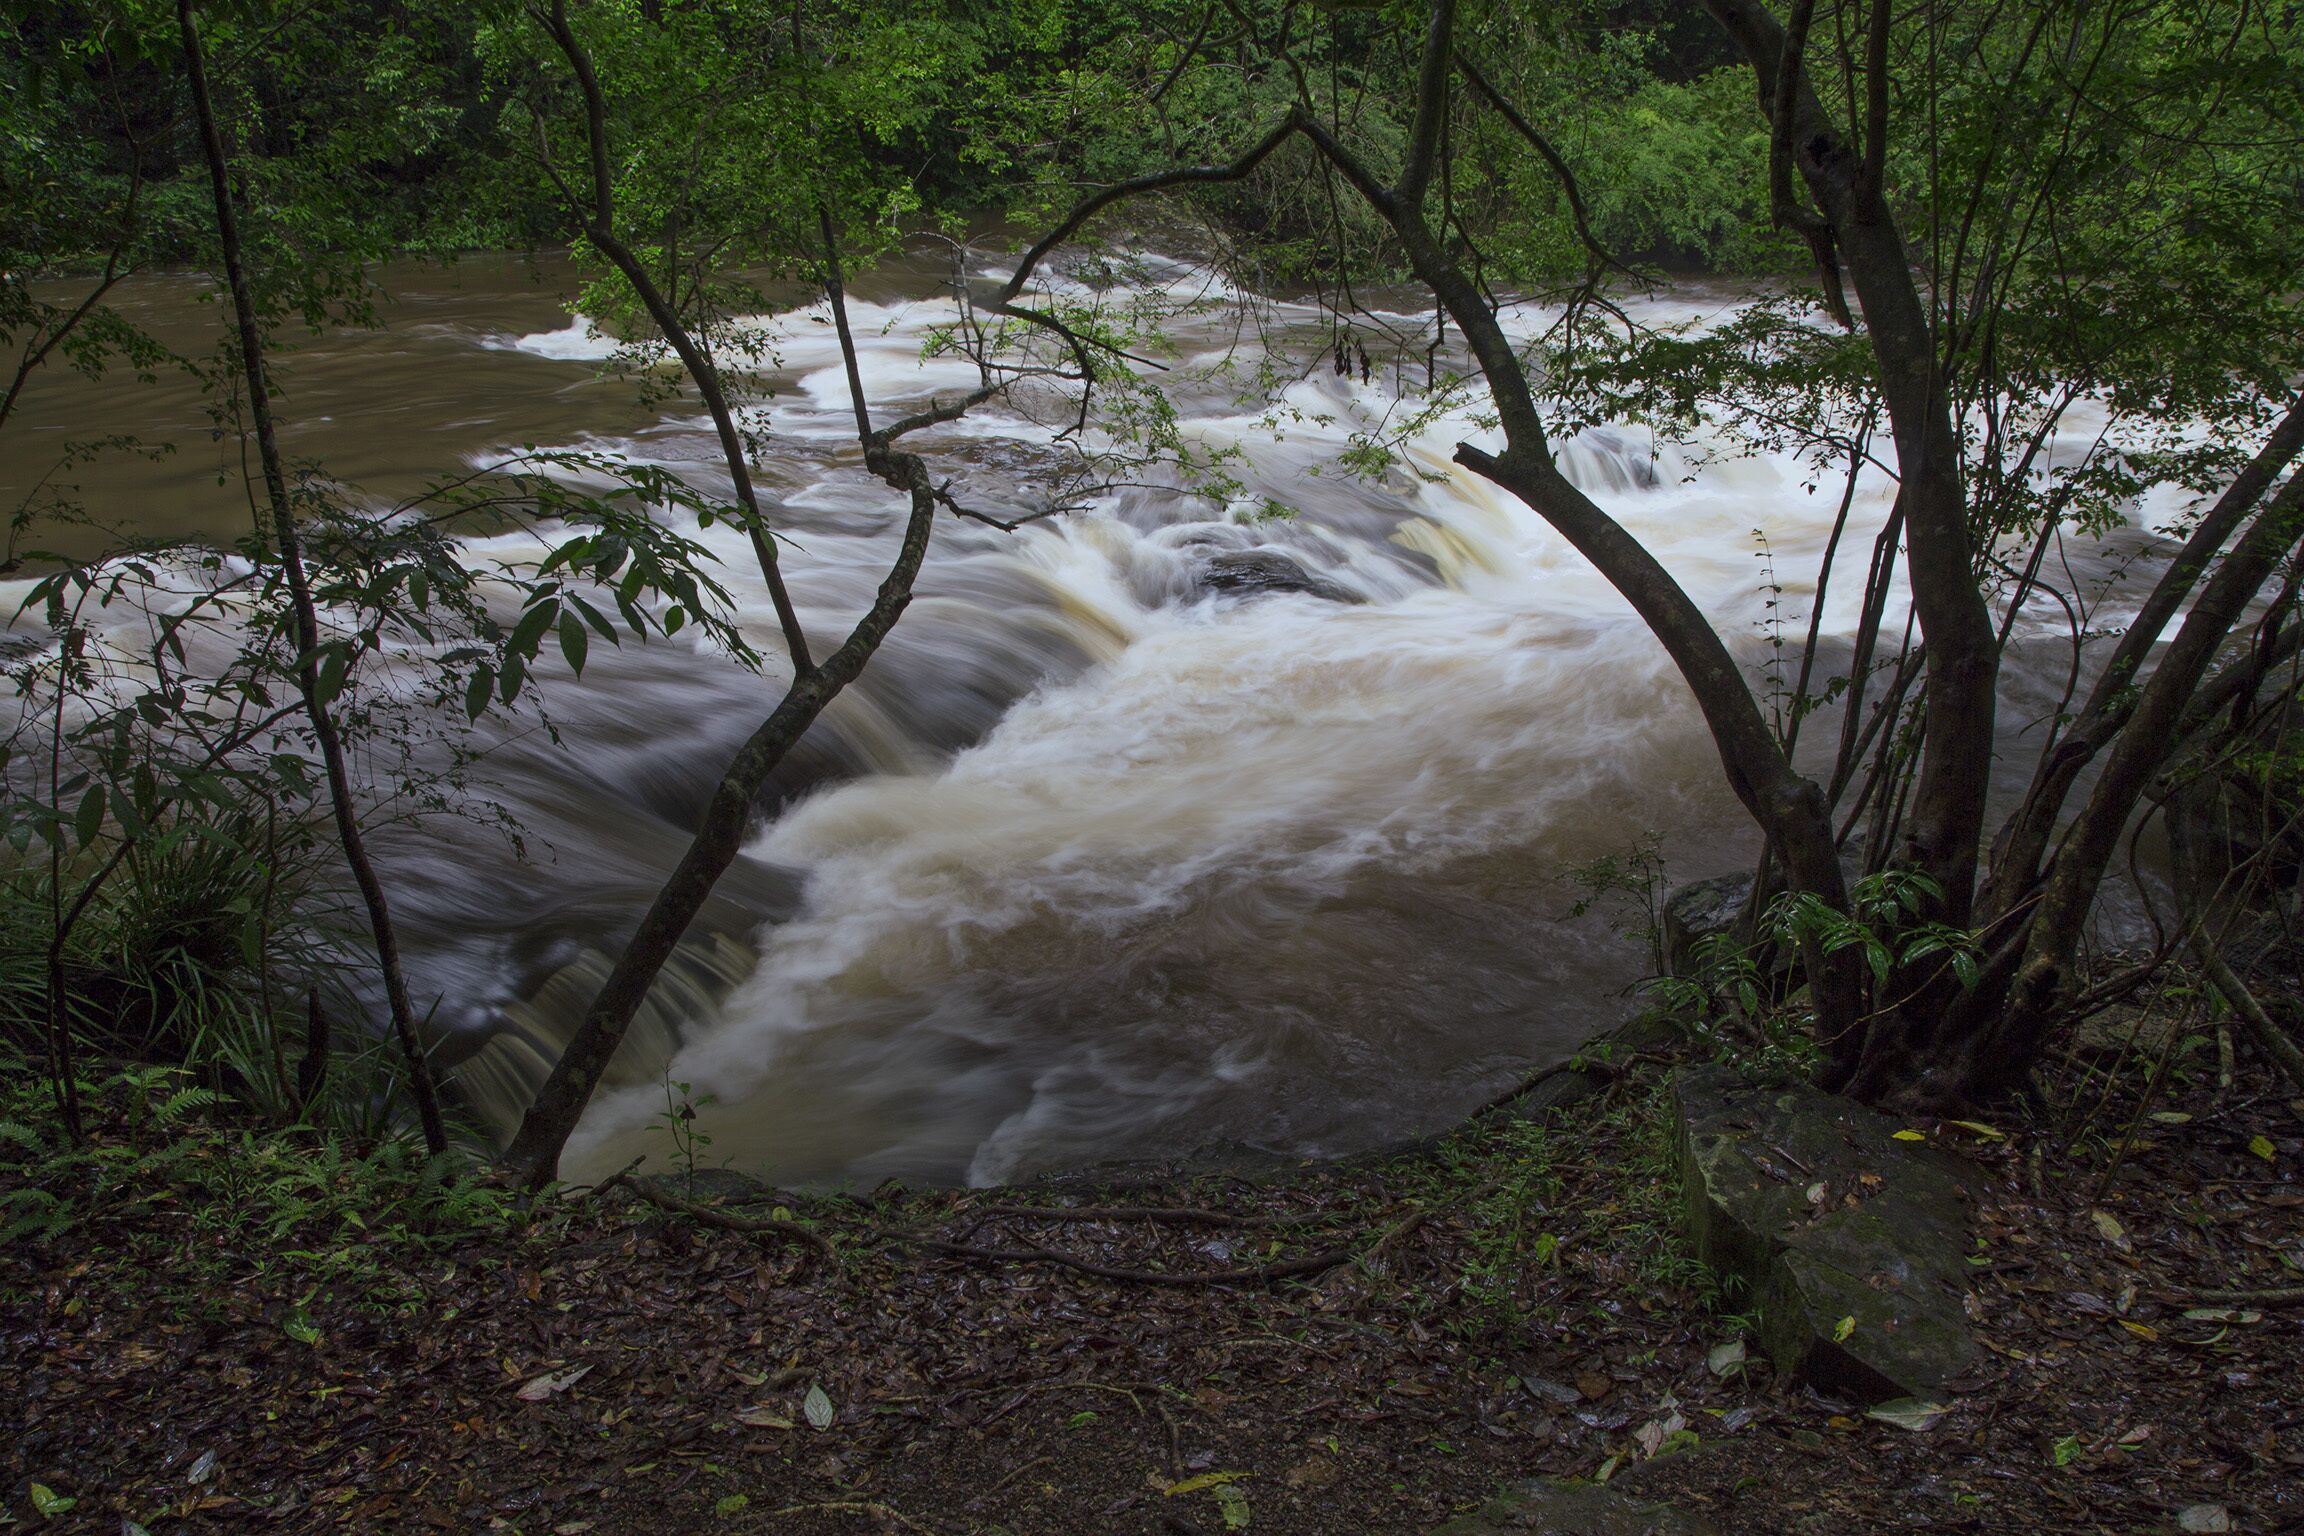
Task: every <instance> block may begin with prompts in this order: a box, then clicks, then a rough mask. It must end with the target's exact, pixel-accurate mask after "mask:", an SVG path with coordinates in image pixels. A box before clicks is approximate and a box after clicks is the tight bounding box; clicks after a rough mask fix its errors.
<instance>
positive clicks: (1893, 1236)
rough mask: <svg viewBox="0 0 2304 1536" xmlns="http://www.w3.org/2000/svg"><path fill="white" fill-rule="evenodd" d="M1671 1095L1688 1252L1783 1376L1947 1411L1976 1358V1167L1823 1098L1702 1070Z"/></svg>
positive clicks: (1857, 1108)
mask: <svg viewBox="0 0 2304 1536" xmlns="http://www.w3.org/2000/svg"><path fill="white" fill-rule="evenodd" d="M1673 1096H1674V1100H1675V1109H1676V1113H1677V1116H1678V1121H1679V1125H1678V1130H1679V1140H1680V1164H1681V1173H1682V1177H1683V1179H1684V1181H1685V1186H1686V1199H1687V1223H1688V1234H1689V1238H1690V1240H1691V1242H1692V1244H1693V1245H1694V1247H1695V1250H1696V1254H1697V1257H1699V1258H1701V1259H1702V1260H1703V1261H1704V1262H1705V1263H1707V1264H1709V1265H1711V1266H1712V1267H1713V1268H1714V1269H1716V1270H1718V1271H1720V1272H1721V1274H1722V1275H1723V1276H1724V1277H1726V1278H1727V1279H1729V1280H1730V1281H1731V1282H1732V1283H1734V1284H1735V1285H1737V1286H1739V1287H1741V1288H1742V1290H1743V1292H1744V1293H1745V1295H1747V1296H1748V1297H1749V1298H1750V1299H1751V1301H1752V1302H1753V1303H1754V1304H1755V1306H1756V1309H1757V1311H1758V1314H1759V1343H1760V1346H1761V1347H1762V1348H1763V1349H1764V1350H1765V1351H1766V1352H1767V1354H1768V1356H1769V1358H1770V1359H1772V1360H1774V1361H1775V1362H1776V1368H1777V1369H1778V1370H1779V1371H1781V1372H1782V1373H1784V1375H1785V1376H1786V1377H1787V1378H1789V1379H1792V1380H1796V1381H1804V1382H1808V1383H1812V1384H1814V1385H1816V1386H1818V1387H1820V1388H1823V1389H1825V1390H1827V1391H1832V1392H1839V1393H1843V1394H1846V1395H1849V1396H1854V1397H1860V1398H1863V1399H1864V1400H1866V1401H1868V1402H1881V1401H1885V1400H1887V1399H1890V1398H1902V1397H1914V1398H1923V1399H1938V1400H1941V1399H1942V1398H1943V1397H1944V1396H1945V1394H1946V1392H1947V1391H1948V1390H1949V1385H1950V1383H1951V1382H1952V1381H1953V1380H1955V1379H1957V1378H1958V1377H1960V1376H1962V1375H1964V1374H1966V1373H1967V1372H1968V1371H1969V1370H1971V1369H1972V1368H1973V1367H1974V1366H1975V1364H1976V1361H1977V1358H1978V1354H1979V1351H1978V1347H1977V1344H1976V1341H1975V1338H1974V1336H1973V1335H1972V1334H1971V1333H1970V1332H1969V1331H1968V1325H1967V1309H1966V1297H1967V1262H1966V1255H1967V1251H1968V1246H1969V1229H1968V1208H1967V1200H1968V1193H1967V1189H1966V1183H1965V1181H1966V1179H1967V1178H1968V1177H1969V1170H1968V1165H1967V1164H1965V1163H1964V1162H1962V1161H1961V1160H1959V1159H1958V1158H1955V1157H1952V1156H1951V1155H1949V1154H1947V1153H1942V1152H1937V1151H1935V1150H1933V1149H1931V1148H1928V1147H1925V1146H1919V1145H1915V1144H1912V1143H1908V1142H1904V1141H1899V1140H1897V1139H1896V1137H1895V1134H1894V1133H1895V1131H1896V1129H1897V1127H1896V1126H1895V1125H1894V1124H1893V1123H1892V1122H1890V1121H1888V1120H1886V1119H1884V1118H1882V1117H1881V1116H1880V1115H1877V1114H1875V1113H1874V1112H1872V1111H1871V1110H1869V1109H1866V1108H1864V1107H1863V1106H1862V1105H1860V1104H1855V1103H1852V1102H1850V1101H1849V1100H1846V1099H1842V1098H1839V1097H1836V1096H1834V1095H1832V1094H1827V1093H1819V1092H1817V1091H1816V1090H1815V1089H1813V1088H1807V1087H1775V1088H1764V1087H1756V1086H1754V1085H1752V1084H1750V1083H1747V1082H1745V1081H1744V1080H1743V1079H1742V1078H1741V1077H1739V1076H1737V1075H1736V1074H1735V1073H1733V1072H1731V1071H1728V1070H1726V1069H1724V1068H1719V1067H1694V1068H1684V1069H1682V1070H1681V1071H1680V1072H1679V1073H1678V1074H1677V1075H1676V1076H1675V1077H1674V1079H1673Z"/></svg>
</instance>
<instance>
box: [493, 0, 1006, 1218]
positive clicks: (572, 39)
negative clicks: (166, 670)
mask: <svg viewBox="0 0 2304 1536" xmlns="http://www.w3.org/2000/svg"><path fill="white" fill-rule="evenodd" d="M543 20H544V23H545V25H546V27H547V28H548V29H549V30H550V31H551V33H552V36H553V39H554V41H555V42H556V43H558V45H559V47H560V49H561V51H562V53H564V54H565V55H566V56H567V58H568V62H569V66H570V68H571V69H573V70H574V71H575V72H576V75H577V78H578V80H579V82H580V83H581V85H582V88H583V92H584V99H585V111H586V128H587V134H588V143H589V145H590V150H591V163H592V178H593V185H592V200H591V201H592V214H591V217H590V221H589V224H588V228H587V233H588V234H589V235H590V237H591V238H592V240H593V242H594V244H596V245H599V246H601V249H602V251H603V253H604V254H607V255H608V256H609V259H610V260H611V261H617V257H616V255H615V251H614V250H613V249H611V246H612V245H615V244H616V242H615V236H614V232H613V223H612V210H613V206H614V198H615V188H614V185H613V183H612V181H611V180H610V172H609V162H608V153H607V118H606V108H605V105H604V101H603V98H602V96H601V93H600V88H599V84H598V81H597V79H596V77H595V75H594V73H593V69H592V62H591V58H590V56H589V55H588V54H587V53H586V52H585V49H584V47H583V44H582V43H581V42H580V41H579V40H578V39H577V37H576V35H575V32H574V31H573V30H572V29H571V28H570V27H569V25H568V19H567V10H566V5H565V0H554V3H553V6H552V9H551V11H550V12H549V13H548V14H545V15H544V17H543ZM822 224H823V230H824V237H825V241H826V245H825V251H824V287H825V294H826V297H827V299H828V300H829V301H830V303H831V305H832V310H833V318H834V320H835V321H836V323H837V329H838V334H839V338H840V347H841V353H842V358H843V362H844V364H845V366H846V369H847V373H848V379H849V386H850V393H851V396H852V400H853V404H854V406H855V411H856V423H857V438H858V441H859V443H860V445H861V446H862V448H863V450H864V462H865V467H866V468H867V469H868V470H870V471H871V472H872V473H873V474H875V475H877V476H878V477H879V478H880V479H882V480H883V481H886V482H887V483H888V484H889V485H890V486H892V487H894V488H896V489H898V490H901V491H903V492H905V493H906V495H907V497H908V498H909V502H910V515H909V517H908V519H907V521H906V523H905V526H904V538H903V543H902V545H901V546H900V548H899V549H898V551H897V555H896V559H895V561H894V562H893V563H892V564H891V565H890V567H889V570H888V575H887V576H886V578H885V579H884V580H882V582H881V583H880V589H879V592H878V593H877V594H876V595H875V596H874V598H873V601H872V606H871V607H870V608H869V609H867V610H866V612H865V614H864V616H863V617H862V618H861V619H859V620H858V621H857V623H856V625H855V627H854V628H853V629H852V630H850V631H849V633H848V637H847V639H846V640H845V641H843V642H842V643H841V645H840V646H839V647H838V648H837V649H836V650H834V651H833V652H832V653H831V654H830V655H829V656H827V657H825V658H824V660H823V662H822V663H821V664H819V665H811V664H810V662H809V657H808V651H807V647H806V642H805V640H804V639H803V638H802V636H801V635H800V632H799V624H798V620H797V618H794V617H791V613H792V609H791V604H790V601H789V599H787V598H785V597H784V596H783V591H784V588H783V581H782V578H781V576H780V575H779V573H778V571H777V569H776V564H775V556H774V547H773V544H772V543H770V542H768V535H767V530H766V528H765V525H764V524H763V522H762V521H761V519H760V517H759V510H758V507H757V505H756V504H753V503H751V502H750V501H749V497H750V494H751V493H750V485H751V477H750V474H749V472H748V470H747V468H746V466H745V464H744V449H743V443H742V440H741V438H740V437H739V436H738V435H737V434H736V432H735V430H734V427H733V418H732V416H731V414H730V412H729V411H728V408H727V405H726V401H725V397H724V395H723V394H722V392H721V390H720V384H719V378H718V375H717V373H716V372H715V371H714V369H713V367H712V363H711V360H710V359H709V358H707V357H706V356H705V355H704V353H703V351H702V349H700V348H698V347H697V346H695V344H694V342H693V340H692V339H691V338H690V337H689V336H688V333H687V330H686V327H685V326H684V325H683V324H682V323H681V321H680V319H679V317H678V315H676V314H674V313H673V312H672V311H671V308H670V306H669V305H668V304H664V303H662V302H661V301H660V300H658V301H654V302H651V301H649V300H648V299H647V294H648V293H650V292H653V291H654V290H653V285H652V284H650V283H649V282H648V278H647V274H646V273H645V272H644V271H641V270H640V269H639V266H638V263H637V262H633V263H632V264H631V265H630V266H629V267H627V266H625V265H624V263H623V262H618V263H617V264H618V268H619V270H620V271H623V272H624V275H625V276H626V278H627V279H628V280H630V281H631V282H632V283H633V285H634V287H635V288H643V285H646V286H645V289H644V291H643V302H648V304H649V312H650V314H651V315H652V316H653V317H654V318H655V320H656V323H657V325H658V327H659V328H660V329H662V330H663V331H664V332H665V336H666V340H667V341H669V342H670V343H671V344H672V347H673V349H674V351H675V352H677V353H678V354H679V356H680V360H681V362H682V363H683V364H684V365H685V366H686V367H687V368H688V370H689V376H690V378H691V379H692V380H693V381H694V382H695V383H696V385H697V388H698V390H699V391H700V392H702V393H703V394H704V395H705V398H706V400H707V402H710V403H712V409H713V419H714V421H715V424H716V425H718V426H719V427H720V428H721V432H720V445H721V451H722V454H723V456H724V457H725V458H726V460H727V464H728V469H729V473H730V474H731V476H732V477H733V478H734V479H735V482H736V484H737V487H738V490H739V494H740V495H742V496H744V497H746V498H747V506H748V510H749V511H750V513H751V517H752V526H753V529H754V531H755V545H754V547H755V550H756V551H761V552H762V553H761V560H762V574H763V575H764V576H765V577H766V578H767V580H768V582H769V590H770V592H771V594H773V595H774V596H775V599H776V604H777V611H778V615H779V617H780V618H781V619H783V620H784V622H785V634H786V638H787V640H788V642H789V644H790V646H791V648H792V653H793V666H794V669H795V670H794V675H793V678H792V682H791V686H790V687H789V688H788V689H787V690H786V691H785V694H784V697H783V699H782V700H781V701H780V702H779V703H778V704H777V706H776V708H775V709H774V710H773V711H772V712H771V713H770V714H769V716H768V718H767V719H766V720H764V721H762V722H761V724H760V726H759V728H758V729H756V730H755V731H753V733H752V734H751V736H750V737H749V738H747V739H746V740H745V742H744V744H743V745H742V746H741V747H739V748H738V749H737V751H736V755H735V756H734V757H733V758H731V759H730V760H729V763H728V766H727V767H726V768H725V769H724V770H723V771H722V773H721V777H720V783H719V785H718V786H717V787H716V788H715V789H714V790H713V793H712V798H711V801H710V802H709V803H708V804H707V805H706V807H705V811H704V819H703V824H702V825H701V826H700V827H699V828H698V830H697V832H696V836H695V837H694V839H693V840H692V841H691V842H690V843H689V845H688V849H687V851H686V852H685V853H683V854H682V855H681V858H680V862H679V864H678V865H677V866H676V867H675V868H674V869H673V871H672V874H671V876H670V877H669V878H668V879H667V880H666V881H665V882H664V885H663V886H662V888H661V889H659V890H658V892H657V894H656V899H655V901H654V902H652V903H651V904H650V906H649V908H648V912H647V915H646V916H644V917H643V918H642V919H641V921H640V926H639V928H638V929H637V930H636V931H635V932H634V933H633V935H632V938H631V939H630V940H629V941H628V942H627V943H626V944H625V946H624V950H623V952H622V953H621V954H620V955H618V956H617V958H616V963H615V965H614V967H613V968H612V969H611V970H610V972H609V974H608V978H607V980H606V981H604V982H603V983H602V984H601V987H600V990H599V992H598V993H597V994H596V995H595V996H594V997H593V999H592V1003H591V1005H590V1006H589V1007H588V1008H587V1009H586V1010H585V1013H584V1018H583V1021H582V1022H581V1023H580V1024H579V1025H578V1026H577V1028H576V1032H575V1034H574V1035H573V1036H571V1037H570V1039H569V1042H568V1046H567V1048H566V1049H565V1050H564V1051H563V1052H562V1053H561V1055H560V1059H559V1061H557V1062H556V1063H554V1064H553V1067H552V1072H551V1075H550V1076H549V1077H547V1078H546V1080H545V1083H544V1086H543V1088H542V1089H540V1090H539V1091H538V1093H537V1095H536V1099H535V1102H534V1103H532V1104H531V1105H530V1106H529V1108H528V1112H527V1113H526V1114H525V1115H524V1116H522V1117H521V1121H520V1128H519V1130H518V1131H517V1132H515V1133H514V1135H513V1138H512V1143H511V1145H510V1146H509V1147H507V1148H506V1149H505V1153H504V1162H505V1165H506V1167H507V1168H508V1169H509V1170H510V1171H511V1173H512V1176H513V1177H514V1178H515V1179H517V1180H519V1181H520V1182H521V1183H523V1184H524V1185H526V1186H528V1187H529V1188H532V1189H534V1188H541V1187H543V1186H544V1185H546V1184H548V1183H550V1182H551V1180H552V1179H553V1178H554V1177H555V1176H556V1175H557V1174H558V1171H559V1166H560V1154H561V1152H562V1151H563V1149H565V1148H566V1146H567V1144H568V1138H569V1136H570V1135H571V1134H573V1133H574V1131H575V1129H576V1123H577V1121H578V1120H579V1119H580V1118H581V1117H582V1115H583V1113H584V1108H585V1106H586V1105H587V1104H588V1103H589V1102H590V1101H591V1098H592V1094H593V1091H594V1090H595V1089H596V1088H597V1087H598V1086H599V1083H600V1079H601V1076H602V1075H603V1074H604V1073H605V1072H606V1071H607V1070H608V1065H609V1063H610V1062H611V1061H613V1060H614V1059H615V1056H616V1052H617V1049H618V1048H619V1047H620V1046H621V1045H622V1044H623V1043H624V1037H625V1035H626V1034H627V1033H628V1032H629V1031H630V1029H631V1027H632V1020H633V1019H634V1017H636V1016H637V1015H638V1013H639V1011H640V1007H641V1005H642V1004H643V1003H644V1002H646V1001H647V997H648V992H649V989H650V988H651V987H652V986H653V985H654V984H655V980H656V977H657V975H658V974H659V973H660V972H661V971H662V970H663V968H664V965H665V962H666V961H668V960H669V959H670V958H671V957H672V953H673V951H674V949H675V948H676V947H677V946H678V945H679V943H680V940H681V939H682V937H683V936H685V935H686V933H687V931H688V928H689V925H690V924H691V923H693V922H694V921H695V919H696V914H697V913H698V912H700V911H702V910H703V908H704V904H705V902H706V901H707V900H708V899H709V898H710V897H711V894H712V890H713V888H714V886H716V885H717V884H718V883H719V880H720V877H721V876H722V875H723V874H725V873H726V872H727V869H728V866H729V865H730V864H731V863H733V862H734V861H735V858H736V855H737V854H738V853H739V852H741V851H742V850H743V846H744V835H745V832H746V831H747V829H748V828H749V827H750V825H751V820H752V810H753V806H754V804H755V803H756V802H757V800H758V798H759V795H760V791H761V790H762V789H763V788H764V787H765V786H766V784H767V782H768V776H769V775H770V774H772V773H774V772H775V770H776V768H777V765H778V764H780V763H781V762H783V760H784V757H785V755H786V754H787V753H788V752H790V751H791V749H792V748H793V746H794V745H795V744H797V743H798V742H799V740H800V738H801V737H802V736H803V735H805V734H806V732H807V731H808V728H809V727H810V726H811V725H813V724H814V723H815V722H816V719H817V717H818V716H820V715H821V714H822V713H823V712H824V709H825V706H827V705H828V704H830V703H831V702H832V700H833V699H834V698H836V697H837V696H838V695H839V693H840V691H841V690H842V689H843V688H845V687H847V685H848V684H849V683H851V682H853V681H854V680H855V679H856V677H857V676H858V674H860V673H861V672H862V671H863V670H864V666H865V663H866V662H868V661H870V660H871V658H872V655H873V653H874V652H875V651H877V650H878V649H879V648H880V643H881V642H882V641H883V640H885V639H886V638H887V637H888V633H889V631H890V630H892V629H893V628H894V627H895V625H896V621H897V620H898V619H899V618H900V617H902V616H903V613H904V609H905V608H906V606H907V605H908V604H910V602H911V600H912V584H913V582H914V581H915V580H916V579H917V578H918V576H919V574H920V567H921V564H922V562H923V561H924V560H925V559H926V558H927V554H928V542H929V537H930V535H931V534H932V533H933V532H934V531H935V515H936V502H937V497H936V492H935V489H934V487H933V485H932V483H931V481H930V478H929V474H928V467H927V465H926V464H925V463H924V462H922V461H921V459H920V458H919V457H918V455H915V454H908V453H897V452H894V451H892V450H891V448H890V446H889V445H890V443H891V442H892V441H893V440H894V439H895V437H897V436H898V435H900V434H901V433H904V432H907V431H911V430H914V429H916V428H918V427H921V426H925V425H929V424H930V423H931V422H933V421H938V420H949V419H951V418H952V417H955V416H957V415H959V414H960V412H961V411H963V410H965V409H967V408H968V406H969V405H972V404H975V403H976V402H977V401H979V400H981V399H982V398H984V397H985V395H987V394H989V392H990V391H989V390H986V391H981V392H979V393H978V394H977V395H975V396H971V397H969V399H968V401H967V402H966V403H965V404H963V405H960V406H958V407H932V408H931V409H930V410H929V411H927V412H924V413H921V414H920V415H918V416H913V417H908V418H906V419H905V420H903V421H900V422H897V423H895V424H893V425H891V426H889V427H887V428H885V429H883V430H881V431H879V432H875V431H873V430H872V428H871V420H870V415H869V412H868V410H867V408H866V405H865V401H864V396H863V385H862V381H861V378H860V374H859V370H858V366H857V361H856V353H855V340H854V337H853V335H852V334H851V332H850V330H849V326H848V312H847V301H846V296H845V292H844V289H843V287H842V283H841V275H840V258H839V251H838V248H837V246H836V244H834V243H833V239H832V234H833V231H832V225H831V217H830V214H829V213H828V212H826V213H825V214H824V215H823V217H822ZM617 248H619V249H620V248H621V247H620V246H618V247H617ZM626 255H627V256H629V252H627V253H626Z"/></svg>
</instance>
